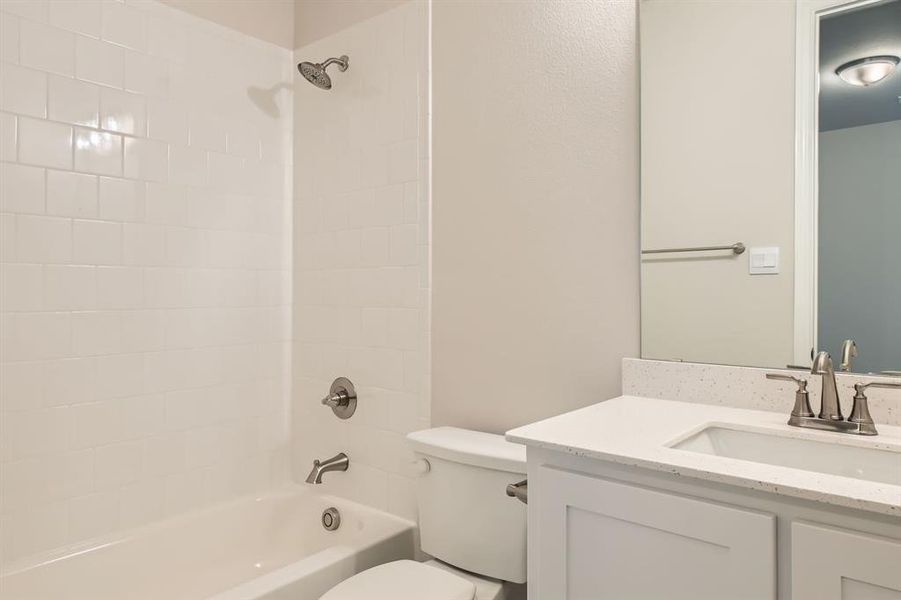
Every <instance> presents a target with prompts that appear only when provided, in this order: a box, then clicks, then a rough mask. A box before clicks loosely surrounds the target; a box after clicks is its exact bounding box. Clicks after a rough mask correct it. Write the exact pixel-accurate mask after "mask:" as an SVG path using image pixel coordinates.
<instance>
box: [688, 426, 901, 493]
mask: <svg viewBox="0 0 901 600" xmlns="http://www.w3.org/2000/svg"><path fill="white" fill-rule="evenodd" d="M671 447H672V448H675V449H677V450H687V451H689V452H699V453H702V454H710V455H713V456H723V457H727V458H735V459H738V460H747V461H752V462H757V463H764V464H768V465H776V466H780V467H791V468H792V469H803V470H805V471H814V472H816V473H826V474H829V475H840V476H842V477H853V478H854V479H862V480H866V481H874V482H878V483H888V484H891V485H899V486H901V451H895V450H888V449H883V448H866V447H861V446H848V445H844V444H830V443H828V442H819V441H816V440H810V439H798V438H791V437H785V436H781V435H775V434H769V433H761V432H757V431H747V430H741V429H730V428H728V427H722V426H710V427H706V428H705V429H702V430H701V431H699V432H698V433H696V434H694V435H692V436H690V437H688V438H686V439H684V440H682V441H680V442H677V443H675V444H673V445H672V446H671Z"/></svg>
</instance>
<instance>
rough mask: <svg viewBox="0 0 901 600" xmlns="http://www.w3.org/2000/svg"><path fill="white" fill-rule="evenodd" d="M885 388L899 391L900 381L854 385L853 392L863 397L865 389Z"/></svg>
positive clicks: (900, 387)
mask: <svg viewBox="0 0 901 600" xmlns="http://www.w3.org/2000/svg"><path fill="white" fill-rule="evenodd" d="M871 387H873V388H886V389H901V381H871V382H870V383H855V384H854V391H855V392H856V393H857V394H860V395H863V393H864V391H866V389H867V388H871Z"/></svg>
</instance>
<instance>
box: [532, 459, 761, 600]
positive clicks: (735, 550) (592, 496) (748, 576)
mask: <svg viewBox="0 0 901 600" xmlns="http://www.w3.org/2000/svg"><path fill="white" fill-rule="evenodd" d="M539 481H540V485H541V491H540V493H539V494H536V496H539V497H538V498H536V500H537V506H536V503H532V504H530V510H531V511H535V510H537V511H538V513H539V514H538V515H537V519H538V521H539V522H540V525H539V527H540V532H539V535H540V538H541V542H540V545H538V546H537V547H535V546H533V548H535V550H536V551H537V552H538V556H537V557H532V558H537V560H536V561H534V564H536V565H537V568H538V569H540V570H541V573H540V576H539V577H538V580H537V582H532V585H533V586H535V587H533V588H532V589H531V590H530V595H531V597H532V598H542V599H544V598H553V599H555V600H564V599H565V600H597V599H602V598H611V599H617V600H624V599H628V598H642V599H645V598H666V599H668V600H677V599H683V598H684V599H686V600H688V599H691V600H703V599H710V600H722V599H724V598H729V599H731V600H740V599H748V600H766V599H773V598H775V596H776V522H775V517H774V516H773V515H771V514H766V513H762V512H757V511H752V510H747V509H743V508H737V507H732V506H727V505H722V504H717V503H713V502H707V501H704V500H699V499H695V498H689V497H683V496H679V495H675V494H670V493H666V492H663V491H659V490H653V489H647V488H643V487H639V486H635V485H628V484H625V483H620V482H616V481H610V480H606V479H603V478H599V477H593V476H591V475H587V474H581V473H574V472H569V471H566V470H562V469H557V468H554V467H549V466H543V467H541V473H540V476H539ZM530 488H531V490H530V495H531V493H532V492H533V491H535V487H534V486H532V485H530ZM536 584H537V586H536Z"/></svg>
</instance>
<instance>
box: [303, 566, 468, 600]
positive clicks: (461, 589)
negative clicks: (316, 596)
mask: <svg viewBox="0 0 901 600" xmlns="http://www.w3.org/2000/svg"><path fill="white" fill-rule="evenodd" d="M475 593H476V586H475V585H473V584H472V582H470V581H466V580H465V579H463V578H462V577H457V576H456V575H454V574H453V573H448V572H447V571H444V570H442V569H436V568H435V567H430V566H428V565H424V564H422V563H418V562H416V561H413V560H397V561H394V562H390V563H385V564H384V565H379V566H377V567H372V568H371V569H367V570H365V571H363V572H362V573H357V574H356V575H354V576H353V577H351V578H350V579H345V580H344V581H342V582H341V583H339V584H338V585H336V586H335V587H333V588H332V589H331V590H329V591H328V592H326V594H325V595H324V596H323V597H322V598H320V600H472V599H473V597H474V596H475Z"/></svg>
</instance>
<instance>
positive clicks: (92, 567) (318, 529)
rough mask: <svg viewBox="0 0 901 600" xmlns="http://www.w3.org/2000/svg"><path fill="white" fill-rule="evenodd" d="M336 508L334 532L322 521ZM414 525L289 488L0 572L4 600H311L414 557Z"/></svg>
mask: <svg viewBox="0 0 901 600" xmlns="http://www.w3.org/2000/svg"><path fill="white" fill-rule="evenodd" d="M330 506H334V507H336V508H338V510H339V511H340V512H341V526H340V527H339V528H338V530H337V531H326V530H325V529H324V528H323V527H322V525H321V523H320V516H321V514H322V511H323V510H325V509H326V508H328V507H330ZM414 533H415V525H414V524H413V523H411V522H410V521H406V520H403V519H399V518H397V517H393V516H391V515H387V514H385V513H383V512H381V511H377V510H374V509H371V508H368V507H365V506H362V505H359V504H355V503H353V502H348V501H346V500H340V499H338V498H334V497H330V496H320V495H317V494H314V493H312V492H311V491H310V490H309V489H308V488H301V487H290V488H287V489H285V490H279V491H276V492H272V493H269V494H266V495H264V496H260V497H256V498H246V499H241V500H236V501H234V502H230V503H228V504H222V505H218V506H215V507H212V508H208V509H205V510H202V511H197V512H195V513H191V514H187V515H184V516H179V517H175V518H172V519H168V520H166V521H161V522H159V523H157V524H154V525H150V526H148V527H143V528H141V529H136V530H133V531H130V532H127V534H125V535H122V536H120V537H118V538H116V539H112V538H111V539H106V540H102V542H101V543H99V544H96V545H94V546H93V547H90V548H87V549H84V550H82V551H80V552H77V553H73V554H69V555H68V556H62V557H59V558H56V559H53V560H47V561H44V562H42V563H39V564H34V565H30V566H24V567H20V568H17V570H15V571H11V572H8V573H4V574H3V575H0V597H2V598H3V599H4V600H151V599H152V600H200V599H214V600H239V599H242V600H248V599H251V598H253V599H257V598H259V599H266V600H315V599H318V598H319V597H320V596H321V595H322V594H323V593H325V591H327V590H328V589H329V588H331V587H332V586H334V585H335V584H337V583H338V582H340V581H342V580H344V579H346V578H347V577H350V576H351V575H353V574H355V573H358V572H359V571H361V570H363V569H367V568H369V567H371V566H374V565H377V564H381V563H383V562H387V561H391V560H397V559H400V558H412V556H413V552H414Z"/></svg>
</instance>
